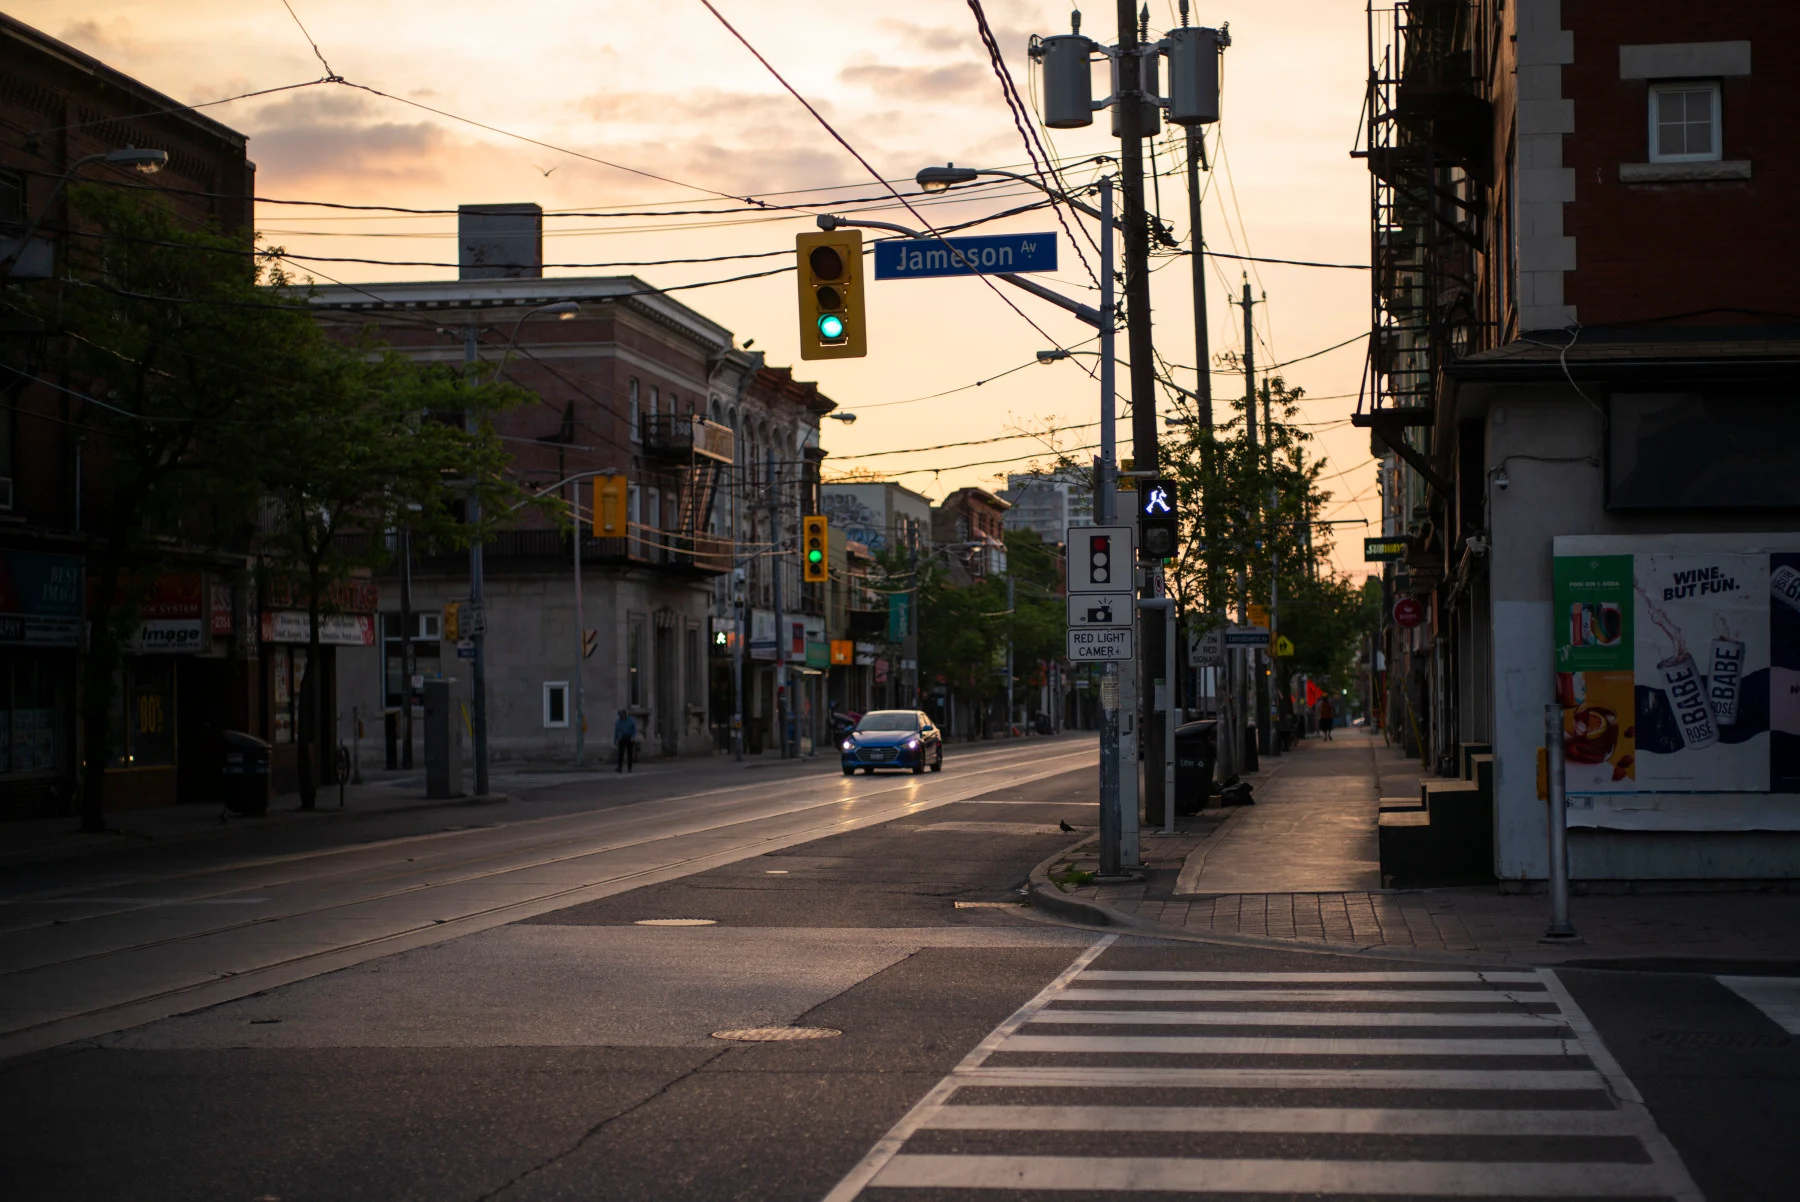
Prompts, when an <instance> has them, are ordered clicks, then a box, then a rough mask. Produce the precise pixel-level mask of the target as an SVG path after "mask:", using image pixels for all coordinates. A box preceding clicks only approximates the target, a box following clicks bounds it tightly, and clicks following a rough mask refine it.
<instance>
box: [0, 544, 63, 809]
mask: <svg viewBox="0 0 1800 1202" xmlns="http://www.w3.org/2000/svg"><path fill="white" fill-rule="evenodd" d="M81 581H82V567H81V561H80V560H79V559H77V558H75V557H74V556H71V555H43V554H38V553H36V552H29V551H0V819H11V818H38V817H46V816H50V815H54V814H60V813H66V812H67V811H68V808H69V804H70V799H71V798H72V797H73V796H74V790H73V783H74V755H73V749H74V746H75V725H74V724H75V672H76V655H77V652H78V649H79V648H80V645H81V601H82V585H81Z"/></svg>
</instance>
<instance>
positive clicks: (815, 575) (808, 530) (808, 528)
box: [800, 513, 831, 584]
mask: <svg viewBox="0 0 1800 1202" xmlns="http://www.w3.org/2000/svg"><path fill="white" fill-rule="evenodd" d="M828 547H829V544H828V543H827V541H826V538H825V515H824V514H819V513H815V514H811V515H809V516H807V517H804V518H801V519H800V579H802V580H804V581H805V582H806V583H808V584H824V583H825V582H826V581H827V580H829V579H831V571H830V567H831V565H830V564H829V563H828V562H827V560H828V559H829V556H828V555H827V554H826V552H827V550H828Z"/></svg>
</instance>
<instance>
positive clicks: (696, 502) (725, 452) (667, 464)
mask: <svg viewBox="0 0 1800 1202" xmlns="http://www.w3.org/2000/svg"><path fill="white" fill-rule="evenodd" d="M643 439H644V453H645V456H646V457H647V458H651V459H654V460H657V461H659V462H660V464H661V465H662V470H663V471H666V472H669V473H670V474H672V475H674V476H675V477H677V479H678V481H679V485H678V495H679V496H680V498H681V500H680V503H679V507H678V509H677V513H676V520H675V526H674V528H673V529H671V530H663V531H660V532H649V533H647V534H646V538H653V537H656V536H657V535H660V537H661V541H662V549H661V552H660V553H661V556H662V560H663V562H665V563H667V564H670V565H671V566H674V567H679V568H687V569H690V570H692V571H694V572H698V573H702V574H704V575H709V576H716V575H720V574H723V573H725V572H729V571H730V570H731V555H732V544H731V540H730V539H728V538H719V537H717V536H715V535H713V534H712V533H711V532H710V531H708V530H707V524H708V522H709V520H710V518H711V516H712V509H713V502H714V500H715V499H716V498H717V496H718V493H719V484H720V480H721V479H722V478H723V476H724V473H725V470H726V468H727V467H729V466H730V464H731V462H732V459H733V451H734V443H733V435H732V432H731V429H730V427H728V426H722V425H720V424H719V423H717V422H712V421H708V420H706V419H705V418H703V417H700V416H698V415H695V414H674V413H659V414H654V415H651V416H648V417H646V418H645V419H644V429H643Z"/></svg>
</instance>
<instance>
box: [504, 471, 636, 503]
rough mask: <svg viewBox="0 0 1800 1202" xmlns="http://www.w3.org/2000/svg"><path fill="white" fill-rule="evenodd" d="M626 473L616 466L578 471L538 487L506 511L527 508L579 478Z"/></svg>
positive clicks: (586, 478) (585, 478)
mask: <svg viewBox="0 0 1800 1202" xmlns="http://www.w3.org/2000/svg"><path fill="white" fill-rule="evenodd" d="M624 474H625V473H624V471H623V469H621V468H616V467H603V468H596V469H595V470H593V471H591V472H576V473H575V474H574V475H573V476H564V477H563V478H562V479H561V480H558V481H557V482H556V483H555V484H546V485H545V486H544V487H543V488H540V489H538V490H537V491H536V492H534V493H532V494H531V495H530V496H529V497H526V498H525V499H524V500H523V501H520V502H519V503H518V504H517V505H514V506H512V507H510V508H509V509H507V511H506V512H508V513H517V512H518V511H519V510H521V509H523V508H525V506H527V505H529V504H531V503H532V502H533V501H535V500H537V499H538V498H539V497H543V496H548V495H549V494H550V493H553V492H555V491H556V490H557V489H559V488H561V487H562V486H563V485H565V484H573V483H574V482H575V481H577V480H590V479H592V478H593V477H595V476H622V475H624Z"/></svg>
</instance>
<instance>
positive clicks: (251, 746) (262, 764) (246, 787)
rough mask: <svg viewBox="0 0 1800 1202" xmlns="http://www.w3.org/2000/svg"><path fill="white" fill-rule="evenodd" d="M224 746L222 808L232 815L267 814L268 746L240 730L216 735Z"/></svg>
mask: <svg viewBox="0 0 1800 1202" xmlns="http://www.w3.org/2000/svg"><path fill="white" fill-rule="evenodd" d="M219 740H220V742H221V743H223V744H224V747H225V773H224V776H225V808H226V809H228V810H230V811H231V812H232V813H234V814H248V815H257V814H266V813H268V812H269V745H268V744H267V743H265V742H263V741H262V740H261V739H259V738H257V737H256V736H255V735H247V734H245V733H244V732H243V731H241V730H226V731H221V732H219Z"/></svg>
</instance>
